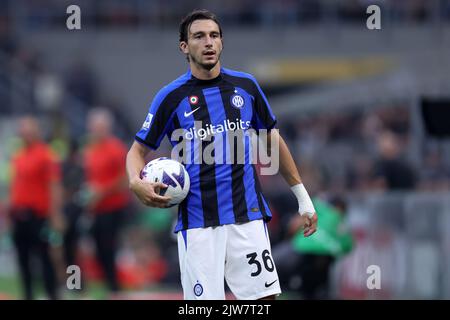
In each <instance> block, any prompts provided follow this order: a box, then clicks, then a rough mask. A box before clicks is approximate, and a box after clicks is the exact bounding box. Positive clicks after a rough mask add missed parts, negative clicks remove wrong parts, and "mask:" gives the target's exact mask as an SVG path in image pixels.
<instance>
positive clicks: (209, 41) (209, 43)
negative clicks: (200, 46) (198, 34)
mask: <svg viewBox="0 0 450 320" xmlns="http://www.w3.org/2000/svg"><path fill="white" fill-rule="evenodd" d="M205 45H206V46H207V47H208V48H210V47H212V46H213V39H212V38H211V37H210V36H206V38H205Z"/></svg>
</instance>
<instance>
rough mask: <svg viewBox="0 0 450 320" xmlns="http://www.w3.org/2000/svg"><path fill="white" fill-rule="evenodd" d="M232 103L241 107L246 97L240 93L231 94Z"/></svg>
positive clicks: (238, 107)
mask: <svg viewBox="0 0 450 320" xmlns="http://www.w3.org/2000/svg"><path fill="white" fill-rule="evenodd" d="M231 105H232V106H233V107H235V108H237V109H241V108H242V107H243V106H244V97H242V96H241V95H240V94H233V95H232V96H231Z"/></svg>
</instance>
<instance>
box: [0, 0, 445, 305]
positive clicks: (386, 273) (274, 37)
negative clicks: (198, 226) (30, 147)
mask: <svg viewBox="0 0 450 320" xmlns="http://www.w3.org/2000/svg"><path fill="white" fill-rule="evenodd" d="M71 4H76V5H78V6H79V7H80V9H81V30H68V29H67V27H66V19H67V18H68V17H69V14H67V13H66V8H67V7H68V6H69V5H71ZM371 4H376V5H378V6H379V7H380V8H381V30H369V29H367V27H366V20H367V18H368V17H369V14H367V13H366V9H367V7H368V6H369V5H371ZM195 8H206V9H209V10H211V11H213V12H215V13H216V14H217V15H218V17H219V20H220V21H221V23H222V24H223V30H224V52H223V55H222V65H223V66H224V67H227V68H231V69H236V70H241V71H245V72H249V73H252V74H254V75H255V77H256V78H257V79H258V81H259V82H260V84H261V86H262V88H263V90H264V91H265V93H266V94H267V96H268V99H269V102H270V104H271V106H272V108H273V110H274V113H275V114H276V115H277V117H278V124H279V128H280V131H281V133H282V135H283V136H284V137H285V139H286V140H287V143H288V145H289V146H290V148H291V151H292V152H293V154H294V156H295V160H296V162H297V164H298V165H299V168H300V173H301V175H302V178H303V180H304V183H305V185H306V186H307V189H308V191H309V192H310V194H311V195H312V196H313V197H314V201H315V203H316V207H317V208H319V209H317V210H318V214H319V221H322V220H323V221H327V222H326V223H325V224H324V225H323V226H321V225H320V224H319V228H322V229H323V230H322V231H321V233H320V234H318V235H316V236H315V238H312V239H309V240H308V241H305V239H301V238H299V237H298V236H297V237H296V236H295V235H294V236H292V235H290V234H289V221H290V218H291V217H292V216H293V215H294V214H295V211H296V209H297V204H296V200H295V198H294V196H293V195H292V194H291V193H290V191H289V188H288V186H287V185H286V183H285V182H284V180H282V178H281V177H280V176H264V177H261V183H262V187H263V190H264V193H265V195H266V197H267V198H268V199H269V203H270V205H271V208H272V212H273V215H274V218H273V221H272V222H271V223H270V224H269V229H270V235H271V239H272V249H273V255H274V259H275V262H276V263H277V268H278V269H279V276H280V281H281V282H282V285H283V286H282V288H283V294H282V295H281V297H280V298H281V299H301V298H311V299H316V298H325V299H326V298H333V299H449V298H450V273H449V272H448V271H449V270H450V197H449V195H450V192H449V191H450V142H449V141H450V140H449V138H448V137H449V136H448V135H447V134H448V131H449V128H450V113H449V111H448V110H449V109H450V59H449V57H450V1H449V0H408V1H406V0H405V1H396V0H383V1H381V0H380V1H375V0H373V1H369V0H341V1H330V0H261V1H258V0H238V1H237V0H229V1H226V2H223V1H218V0H208V1H174V0H172V1H167V0H164V1H163V0H127V1H116V0H96V1H92V0H84V1H82V0H71V1H65V0H57V1H56V0H34V1H22V0H15V1H12V0H10V1H8V0H1V1H0V141H1V143H0V297H1V298H4V299H20V298H21V287H20V281H19V278H18V277H19V276H18V267H17V263H16V257H15V255H16V253H15V250H14V246H13V243H12V240H11V230H10V225H9V223H8V197H9V190H10V180H11V174H10V173H11V171H10V168H11V167H10V159H11V156H12V155H13V154H14V153H15V152H16V150H17V146H18V142H19V141H18V138H17V135H16V133H17V129H16V128H17V119H18V117H19V116H20V115H23V114H26V113H27V114H34V115H36V116H37V117H38V118H39V119H40V120H41V122H42V123H43V124H44V125H43V128H44V136H45V140H46V141H47V142H48V143H49V144H50V145H51V147H52V148H53V149H54V151H55V152H56V153H57V154H58V155H59V158H60V160H61V162H65V161H66V160H68V159H69V155H70V154H71V152H70V151H71V150H72V148H71V146H73V145H78V146H79V147H80V149H79V152H82V151H83V146H84V143H85V142H86V134H87V131H86V130H87V128H86V116H87V114H88V112H89V110H91V109H92V108H94V107H97V106H102V107H105V108H107V109H108V110H110V112H111V113H112V115H113V118H114V120H115V125H114V134H115V135H116V136H117V137H119V138H120V139H121V140H122V141H123V142H124V143H125V144H126V146H127V147H129V146H130V145H131V143H132V142H133V138H134V135H135V133H136V132H137V131H138V130H139V128H140V127H141V125H142V123H143V121H144V118H145V116H146V114H147V109H148V106H149V104H150V102H151V100H152V98H153V96H154V95H155V94H156V92H157V91H158V90H159V89H160V88H161V87H162V86H164V85H166V84H167V83H169V82H170V81H172V80H173V79H175V78H176V77H178V76H179V75H180V74H182V73H184V72H186V70H187V68H188V65H187V64H186V61H185V59H184V57H183V55H182V54H181V53H180V52H179V50H178V23H179V21H180V19H181V17H182V16H184V15H185V14H186V13H188V12H190V11H191V10H192V9H195ZM169 154H170V149H169V144H168V143H167V140H166V141H165V143H164V144H163V145H162V147H161V148H160V149H159V150H158V152H157V153H156V154H155V157H156V156H167V155H169ZM30 161H33V159H30ZM69 169H70V167H69ZM64 170H68V169H67V168H66V169H63V171H64ZM63 176H64V172H63ZM70 183H71V180H70V179H69V181H65V182H64V186H65V187H68V186H70V185H71V184H70ZM78 191H79V190H78ZM78 196H79V194H78V193H77V197H78ZM81 198H82V197H81ZM77 199H78V198H77ZM132 199H133V201H132V203H131V204H130V205H129V208H128V209H127V215H126V217H125V220H124V223H123V228H122V230H121V233H120V238H119V239H120V242H119V243H120V245H119V250H118V254H117V258H116V263H117V266H118V276H119V282H120V284H121V288H122V290H120V292H119V293H116V294H115V295H113V296H112V295H111V294H110V293H109V292H108V289H107V287H106V286H105V284H104V281H103V279H104V276H103V274H102V272H101V269H100V268H99V265H98V261H97V260H96V258H95V254H94V244H93V240H92V237H91V236H90V232H89V218H88V217H87V216H86V217H85V218H82V219H80V221H79V223H77V225H76V228H77V229H78V231H79V235H80V236H79V239H78V241H77V245H76V261H77V264H78V265H79V266H80V267H81V270H82V276H83V290H68V289H67V288H66V278H67V274H66V269H65V265H64V263H62V262H61V261H59V262H58V259H55V260H56V265H57V270H58V274H59V283H60V292H61V295H62V297H63V298H66V299H83V298H85V299H110V298H111V299H112V298H119V299H133V298H144V299H147V298H148V299H153V298H155V299H179V298H182V293H181V285H180V282H179V268H178V256H177V249H176V241H175V238H174V235H173V232H172V230H173V224H174V219H175V218H176V213H175V211H171V210H161V209H154V208H146V207H144V206H142V205H140V204H139V203H138V202H137V201H136V199H135V198H134V197H133V198H132ZM321 216H323V219H322V220H321ZM61 246H62V244H61V241H54V242H53V243H52V247H53V249H54V252H55V256H56V255H57V254H58V252H59V250H60V247H61ZM288 262H289V263H288ZM370 266H378V267H379V270H380V279H379V280H380V281H379V285H376V286H377V287H379V288H378V289H377V288H375V289H370V288H368V281H369V282H370V283H375V284H376V283H377V282H376V281H375V282H374V281H372V280H373V279H372V278H370V277H371V275H373V272H372V271H370V270H373V269H371V268H370ZM36 268H38V266H37V265H36ZM37 277H38V278H39V273H38V275H37ZM37 285H38V287H39V286H41V282H39V281H38V283H37ZM369 287H370V285H369ZM229 297H230V298H232V295H231V294H230V296H229ZM37 298H45V292H44V290H43V289H42V290H41V291H38V294H37Z"/></svg>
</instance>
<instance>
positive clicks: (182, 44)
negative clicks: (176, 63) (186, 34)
mask: <svg viewBox="0 0 450 320" xmlns="http://www.w3.org/2000/svg"><path fill="white" fill-rule="evenodd" d="M180 51H181V52H183V53H184V54H188V53H189V50H188V44H187V42H186V41H180Z"/></svg>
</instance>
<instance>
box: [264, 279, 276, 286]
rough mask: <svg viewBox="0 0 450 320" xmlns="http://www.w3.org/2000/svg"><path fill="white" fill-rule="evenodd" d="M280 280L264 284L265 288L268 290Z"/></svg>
mask: <svg viewBox="0 0 450 320" xmlns="http://www.w3.org/2000/svg"><path fill="white" fill-rule="evenodd" d="M277 281H278V280H275V281H273V282H271V283H267V282H266V283H264V286H265V287H266V288H268V287H270V286H271V285H273V284H274V283H275V282H277Z"/></svg>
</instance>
